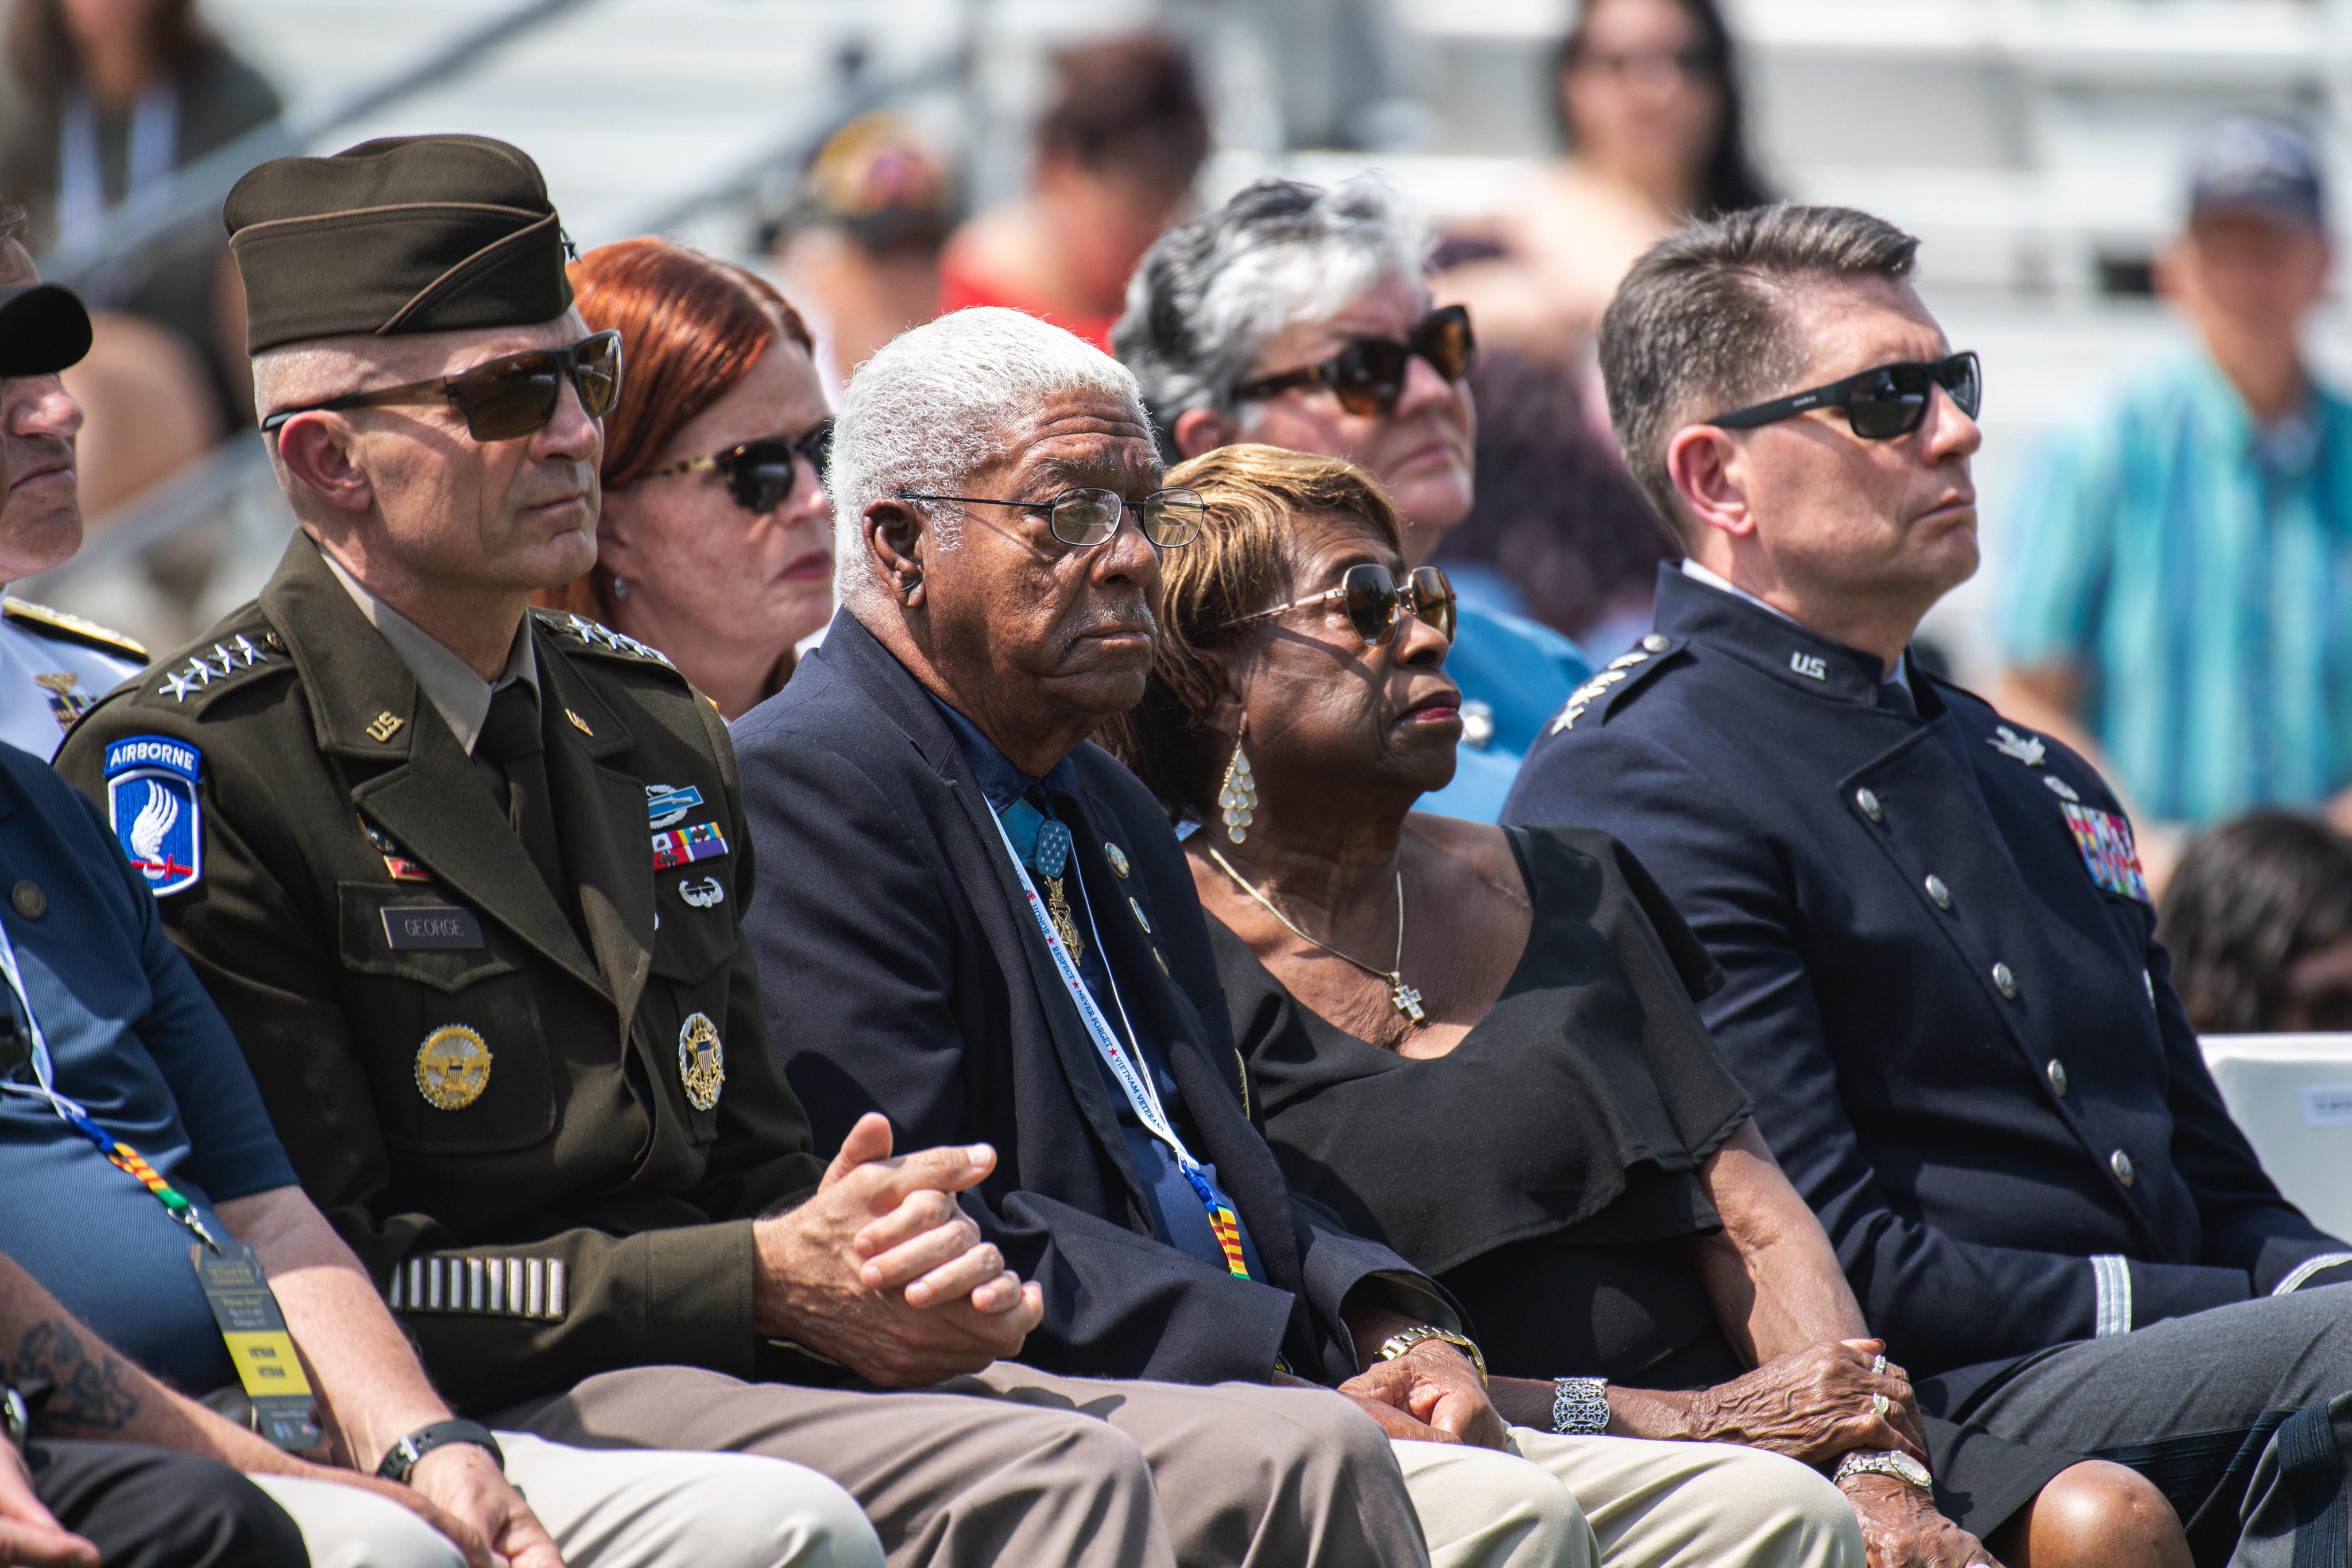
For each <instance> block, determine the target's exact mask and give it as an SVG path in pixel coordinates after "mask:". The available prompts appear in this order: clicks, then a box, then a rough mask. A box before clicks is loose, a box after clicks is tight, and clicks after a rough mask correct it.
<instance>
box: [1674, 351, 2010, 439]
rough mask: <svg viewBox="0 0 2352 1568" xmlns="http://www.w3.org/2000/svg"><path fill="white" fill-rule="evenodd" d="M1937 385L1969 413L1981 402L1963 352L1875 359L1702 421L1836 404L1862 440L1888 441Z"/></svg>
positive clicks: (1773, 415) (1777, 415)
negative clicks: (1926, 359) (1930, 359)
mask: <svg viewBox="0 0 2352 1568" xmlns="http://www.w3.org/2000/svg"><path fill="white" fill-rule="evenodd" d="M1937 387H1942V388H1943V389H1944V390H1945V391H1946V392H1948V393H1950V394H1951V398H1952V401H1953V402H1956V403H1958V405H1959V408H1960V412H1961V413H1965V414H1967V415H1968V416H1969V418H1970V419H1974V418H1975V417H1976V416H1977V410H1978V409H1979V408H1981V407H1982V406H1983V405H1984V371H1983V368H1982V367H1981V366H1979V364H1978V363H1977V357H1976V355H1975V354H1974V353H1973V352H1968V353H1958V354H1954V355H1953V356H1952V357H1951V358H1950V359H1948V360H1941V361H1937V362H1936V363H1934V364H1918V363H1913V362H1908V361H1906V362H1905V363H1902V364H1895V365H1875V366H1873V367H1872V368H1871V369H1869V370H1866V371H1859V372H1857V373H1856V374H1853V375H1850V376H1848V377H1846V378H1845V379H1844V380H1843V381H1837V382H1830V384H1829V385H1827V386H1825V387H1814V388H1813V389H1812V390H1811V391H1810V392H1790V394H1789V395H1788V396H1787V397H1776V398H1774V399H1773V400H1772V401H1771V402H1759V403H1757V404H1755V405H1754V406H1752V407H1749V408H1743V409H1738V410H1735V411H1734V412H1732V413H1719V414H1717V415H1716V416H1715V417H1714V418H1713V419H1710V420H1706V421H1705V422H1704V423H1707V424H1719V425H1721V426H1723V427H1724V428H1725V429H1726V430H1748V429H1752V428H1754V427H1755V426H1757V425H1759V424H1770V423H1773V422H1774V421H1775V420H1781V419H1790V418H1793V417H1794V416H1796V415H1798V414H1801V413H1810V412H1811V410H1813V409H1817V408H1842V409H1843V410H1845V422H1846V424H1847V426H1848V427H1849V428H1851V429H1852V430H1853V433H1854V434H1856V435H1859V436H1860V437H1862V438H1863V439H1864V441H1892V440H1894V439H1895V437H1896V436H1898V435H1908V434H1911V433H1912V432H1913V431H1915V430H1916V429H1918V428H1919V422H1920V421H1921V420H1924V419H1926V418H1927V404H1928V402H1929V401H1930V399H1931V398H1932V397H1933V395H1934V389H1935V388H1937Z"/></svg>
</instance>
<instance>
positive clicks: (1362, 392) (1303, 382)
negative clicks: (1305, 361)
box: [1234, 305, 1478, 416]
mask: <svg viewBox="0 0 2352 1568" xmlns="http://www.w3.org/2000/svg"><path fill="white" fill-rule="evenodd" d="M1477 357H1478V344H1477V340H1475V339H1474V338H1473V337H1472V336H1471V335H1470V311H1469V309H1468V308H1467V307H1465V306H1461V305H1445V306H1441V307H1439V308H1437V309H1434V310H1433V311H1431V312H1430V313H1429V314H1428V315H1426V316H1424V317H1423V318H1422V319H1421V324H1420V325H1419V326H1417V327H1415V328H1414V329H1412V337H1410V338H1408V339H1406V340H1404V341H1403V342H1402V343H1400V342H1398V341H1397V340H1395V339H1393V338H1357V339H1353V340H1350V341H1349V344H1348V346H1347V347H1346V348H1344V349H1342V350H1339V352H1338V353H1336V354H1334V355H1332V356H1331V357H1330V358H1329V359H1328V360H1326V361H1323V362H1322V363H1321V364H1319V365H1308V366H1307V367H1305V368H1304V369H1301V370H1296V371H1283V372H1282V373H1281V374H1279V375H1272V376H1265V377H1263V378H1261V379H1260V380H1257V381H1254V382H1244V383H1243V384H1242V385H1241V386H1238V387H1236V388H1234V398H1235V399H1236V400H1238V401H1240V402H1252V401H1254V400H1255V399H1258V398H1267V397H1272V396H1274V395H1275V393H1276V392H1288V391H1289V390H1290V389H1291V388H1292V387H1312V386H1327V387H1329V388H1330V389H1331V392H1332V394H1333V395H1334V396H1336V397H1337V398H1338V399H1339V406H1340V407H1341V408H1344V409H1346V410H1347V411H1348V412H1349V413H1356V414H1372V413H1377V414H1381V415H1383V416H1385V415H1388V414H1392V413H1395V412H1396V405H1397V400H1398V399H1399V398H1401V397H1402V396H1404V378H1405V371H1406V368H1407V366H1408V365H1409V364H1410V363H1411V361H1413V360H1415V359H1421V360H1426V361H1428V362H1429V368H1430V369H1432V370H1433V371H1436V372H1437V373H1438V374H1439V375H1441V376H1443V377H1444V378H1445V380H1446V381H1447V382H1449V383H1451V382H1458V381H1460V380H1461V379H1462V378H1463V377H1464V376H1466V375H1468V374H1469V373H1470V366H1471V364H1472V362H1473V361H1475V360H1476V359H1477Z"/></svg>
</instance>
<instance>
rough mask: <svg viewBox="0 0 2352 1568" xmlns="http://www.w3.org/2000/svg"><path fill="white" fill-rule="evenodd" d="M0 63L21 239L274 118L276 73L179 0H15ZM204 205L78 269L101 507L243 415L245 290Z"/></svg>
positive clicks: (84, 224)
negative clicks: (242, 55) (88, 317)
mask: <svg viewBox="0 0 2352 1568" xmlns="http://www.w3.org/2000/svg"><path fill="white" fill-rule="evenodd" d="M6 53H7V66H8V68H7V70H6V71H5V73H0V200H7V201H15V202H20V203H22V204H24V205H25V206H26V208H27V209H29V211H30V213H31V214H32V227H31V231H30V235H29V239H30V245H31V248H32V249H33V250H35V251H36V252H39V251H46V250H48V249H50V248H52V247H68V248H70V247H74V246H82V245H86V244H89V242H91V241H92V240H94V239H95V238H97V236H98V235H99V234H100V231H101V229H102V228H103V226H104V224H105V221H106V218H107V215H108V214H110V212H111V211H112V210H113V209H115V208H116V207H118V206H120V205H121V204H122V203H123V202H125V201H127V200H129V199H130V198H131V196H133V195H136V194H138V193H140V192H142V191H143V190H145V189H146V188H148V187H149V186H152V185H154V184H156V183H158V182H161V181H163V180H165V179H168V178H169V177H170V176H171V174H172V172H173V171H174V170H177V169H179V168H181V167H183V166H184V165H185V164H188V163H191V162H194V161H195V160H197V159H199V158H201V157H203V156H204V155H205V154H206V153H208V152H213V151H214V150H215V149H216V148H219V147H221V146H223V145H224V144H226V143H227V142H230V141H235V140H236V138H238V137H239V136H241V135H244V134H245V133H246V132H247V131H252V130H254V129H256V128H257V127H258V126H262V125H266V124H268V123H269V122H270V121H272V120H276V119H277V118H278V114H279V111H280V110H281V108H282V105H281V104H280V102H279V100H278V93H277V91H276V89H273V88H272V87H271V86H270V85H269V83H268V81H267V80H265V79H264V78H262V76H261V74H260V73H259V72H257V71H256V70H255V69H254V68H252V67H251V66H249V65H247V63H246V62H245V61H243V60H241V59H239V58H238V57H236V55H235V54H233V53H231V52H230V50H229V48H228V47H227V46H226V45H225V44H224V43H222V42H221V40H220V39H219V38H217V37H215V36H214V35H213V34H212V33H211V32H210V31H209V30H208V29H207V28H206V27H205V26H204V24H203V22H202V21H201V20H200V19H199V18H198V16H196V12H195V6H194V3H193V0H14V3H13V4H12V5H10V6H9V10H8V23H7V35H6ZM227 256H228V251H227V245H226V240H225V239H224V237H223V235H222V233H221V227H220V223H219V220H218V218H217V217H216V216H214V215H212V214H205V216H204V217H203V218H201V219H199V220H194V221H191V222H190V223H188V224H187V225H184V226H183V227H182V228H181V229H180V230H178V231H175V232H174V233H173V234H171V235H166V236H164V237H163V238H160V239H158V240H156V241H155V242H153V244H152V245H151V246H144V247H141V248H140V249H139V250H138V251H137V252H135V253H133V254H130V255H125V256H119V257H116V258H113V259H112V260H111V261H110V266H109V267H108V268H106V269H104V270H102V271H101V272H100V274H98V275H96V276H95V277H91V278H89V280H88V282H87V287H86V292H87V293H88V295H89V301H90V304H91V305H92V307H93V308H95V309H96V311H97V316H96V337H95V340H94V342H93V344H92V347H91V350H90V354H89V359H87V360H86V361H84V362H83V363H82V364H81V365H80V366H79V367H78V368H77V369H76V370H75V371H73V372H72V373H71V374H70V375H69V376H68V378H67V384H68V390H70V391H71V392H73V393H74V395H75V397H76V398H77V399H79V401H80V402H81V403H82V405H83V407H84V408H85V409H87V410H88V412H89V425H88V427H87V428H86V429H85V430H84V431H83V433H82V437H81V492H82V494H81V499H82V505H83V507H85V508H86V509H87V510H88V511H89V514H90V515H91V516H93V517H97V516H102V515H104V514H105V513H106V512H108V511H110V510H111V509H112V508H113V507H115V506H117V505H118V504H120V503H121V502H122V501H123V500H125V499H127V498H129V497H131V496H132V495H135V494H137V493H138V492H139V491H141V490H142V489H144V488H146V487H147V486H149V485H151V484H152V483H154V482H155V481H156V480H158V479H160V478H162V477H163V476H164V475H166V474H169V473H170V472H172V471H173V469H174V468H177V467H179V466H180V465H182V464H184V463H185V462H187V461H188V460H189V459H191V458H193V457H194V456H196V455H199V454H200V453H202V452H203V451H204V450H205V448H206V447H208V446H209V445H211V444H213V443H214V442H215V441H216V440H218V439H219V438H220V436H221V434H223V433H224V432H225V431H226V430H228V429H231V428H234V427H236V426H237V425H240V424H245V423H250V422H251V420H252V417H253V412H252V410H253V390H252V383H251V381H250V379H249V375H248V372H247V368H246V361H245V355H244V352H243V348H242V344H243V341H244V335H245V310H244V296H243V294H242V292H241V291H240V290H239V289H238V288H237V287H236V278H235V276H234V274H233V273H232V272H231V271H230V270H229V268H228V266H227Z"/></svg>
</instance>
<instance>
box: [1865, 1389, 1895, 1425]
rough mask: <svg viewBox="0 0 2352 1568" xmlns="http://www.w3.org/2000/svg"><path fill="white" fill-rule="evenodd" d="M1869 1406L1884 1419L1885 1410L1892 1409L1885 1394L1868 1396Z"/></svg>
mask: <svg viewBox="0 0 2352 1568" xmlns="http://www.w3.org/2000/svg"><path fill="white" fill-rule="evenodd" d="M1870 1407H1871V1408H1872V1409H1873V1410H1874V1411H1876V1412H1877V1413H1878V1418H1879V1419H1880V1420H1882V1421H1884V1420H1885V1419H1886V1413H1887V1411H1889V1410H1891V1409H1893V1408H1894V1406H1893V1405H1892V1404H1891V1403H1890V1402H1889V1401H1888V1399H1887V1397H1886V1396H1885V1395H1884V1394H1874V1395H1872V1396H1870Z"/></svg>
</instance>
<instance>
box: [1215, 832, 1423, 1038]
mask: <svg viewBox="0 0 2352 1568" xmlns="http://www.w3.org/2000/svg"><path fill="white" fill-rule="evenodd" d="M1209 858H1210V859H1211V860H1213V861H1214V862H1217V869H1218V870H1219V871H1222V872H1223V873H1225V874H1226V875H1227V876H1229V877H1232V878H1233V879H1234V886H1235V887H1238V888H1240V889H1241V890H1242V891H1243V892H1244V893H1245V894H1249V895H1250V897H1251V898H1252V899H1254V900H1255V901H1256V903H1257V904H1258V906H1259V907H1260V908H1262V909H1264V910H1265V912H1266V913H1267V914H1268V915H1273V916H1274V917H1275V918H1276V920H1279V921H1280V922H1282V928H1283V929H1284V930H1285V931H1287V932H1289V933H1290V934H1291V935H1292V936H1296V937H1297V938H1298V939H1299V940H1300V941H1301V942H1306V943H1309V944H1312V945H1313V946H1318V947H1320V948H1322V949H1323V951H1325V952H1326V953H1328V954H1330V955H1331V956H1333V957H1334V958H1342V959H1346V960H1347V962H1349V963H1350V964H1353V965H1354V966H1355V967H1357V968H1359V969H1361V970H1362V971H1363V972H1364V973H1366V974H1367V975H1370V976H1371V977H1373V978H1375V979H1381V980H1386V981H1387V982H1388V983H1389V1006H1391V1007H1392V1008H1394V1009H1396V1010H1397V1011H1398V1013H1400V1014H1401V1015H1402V1017H1403V1018H1404V1020H1405V1021H1406V1022H1407V1023H1408V1024H1410V1025H1412V1026H1414V1027H1416V1028H1418V1027H1419V1026H1420V1025H1421V1024H1423V1023H1424V1022H1426V1021H1427V1020H1428V1015H1427V1014H1426V1013H1424V1012H1423V1011H1422V1008H1421V993H1420V992H1419V991H1417V990H1414V989H1413V988H1412V987H1411V986H1408V985H1406V984H1405V983H1404V867H1403V866H1402V865H1400V866H1398V867H1397V873H1396V897H1397V936H1396V956H1395V957H1394V958H1393V959H1391V960H1390V964H1389V967H1387V968H1385V969H1376V968H1374V967H1372V966H1371V965H1370V964H1367V963H1365V962H1364V961H1363V960H1362V959H1361V958H1357V957H1351V956H1349V955H1348V954H1345V953H1342V952H1340V951H1339V949H1338V948H1337V947H1334V946H1331V944H1329V943H1328V942H1324V941H1320V940H1318V939H1317V938H1315V937H1313V936H1308V935H1307V933H1306V932H1304V931H1301V930H1300V929H1299V928H1298V927H1297V926H1296V925H1292V924H1291V921H1290V916H1288V915H1285V914H1283V912H1282V911H1281V910H1279V909H1276V907H1275V906H1274V901H1273V900H1272V899H1270V898H1268V897H1266V895H1265V894H1262V893H1260V892H1259V891H1258V890H1257V889H1256V888H1255V887H1252V886H1251V885H1250V884H1249V883H1248V881H1247V880H1246V879H1244V877H1243V875H1242V873H1239V872H1237V871H1235V870H1234V868H1233V867H1232V866H1231V865H1230V864H1228V863H1227V862H1226V860H1225V857H1224V856H1223V855H1222V854H1220V853H1218V852H1217V851H1216V849H1215V848H1214V847H1213V846H1212V847H1211V848H1210V850H1209Z"/></svg>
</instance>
